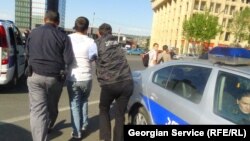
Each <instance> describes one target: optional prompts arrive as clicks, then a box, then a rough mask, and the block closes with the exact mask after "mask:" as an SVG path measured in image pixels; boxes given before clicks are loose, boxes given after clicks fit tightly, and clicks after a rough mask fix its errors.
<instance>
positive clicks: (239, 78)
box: [128, 47, 250, 125]
mask: <svg viewBox="0 0 250 141" xmlns="http://www.w3.org/2000/svg"><path fill="white" fill-rule="evenodd" d="M249 65H250V52H249V51H248V50H246V49H242V48H225V47H215V48H214V49H212V50H211V51H210V52H209V60H199V59H197V60H175V61H170V62H167V63H162V64H160V65H156V66H154V67H150V68H147V69H145V70H142V71H134V72H133V79H134V92H133V95H132V96H131V98H130V100H129V103H128V116H129V117H128V119H129V123H130V124H134V125H147V124H155V125H184V124H250V66H249ZM243 95H244V96H245V98H246V99H244V100H242V101H241V96H243Z"/></svg>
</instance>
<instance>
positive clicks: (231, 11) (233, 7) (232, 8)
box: [230, 6, 235, 15]
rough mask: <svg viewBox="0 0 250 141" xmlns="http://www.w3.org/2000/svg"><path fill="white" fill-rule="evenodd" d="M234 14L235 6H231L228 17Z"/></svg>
mask: <svg viewBox="0 0 250 141" xmlns="http://www.w3.org/2000/svg"><path fill="white" fill-rule="evenodd" d="M234 12H235V6H231V9H230V15H233V14H234Z"/></svg>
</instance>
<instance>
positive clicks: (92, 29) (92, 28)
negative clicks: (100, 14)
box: [90, 12, 95, 38]
mask: <svg viewBox="0 0 250 141" xmlns="http://www.w3.org/2000/svg"><path fill="white" fill-rule="evenodd" d="M94 22H95V12H94V13H93V20H92V27H91V31H90V33H91V37H92V38H94V35H93V34H94V33H93V31H94Z"/></svg>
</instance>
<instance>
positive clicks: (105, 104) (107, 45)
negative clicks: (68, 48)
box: [96, 23, 134, 141]
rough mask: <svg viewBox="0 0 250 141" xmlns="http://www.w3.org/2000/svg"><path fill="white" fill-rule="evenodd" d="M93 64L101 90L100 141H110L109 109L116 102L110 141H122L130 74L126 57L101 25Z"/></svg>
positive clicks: (105, 24)
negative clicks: (94, 63) (96, 55)
mask: <svg viewBox="0 0 250 141" xmlns="http://www.w3.org/2000/svg"><path fill="white" fill-rule="evenodd" d="M98 30H99V34H100V35H101V37H100V38H98V39H97V41H96V44H97V50H98V57H97V60H96V74H97V80H98V82H99V84H100V86H101V96H100V103H99V109H100V114H99V115H100V120H99V123H100V140H101V141H111V121H110V120H111V119H110V115H109V111H110V106H111V104H112V102H113V101H115V106H114V109H115V114H114V116H115V126H114V129H113V141H123V140H124V135H123V125H124V124H125V112H126V107H127V104H128V100H129V98H130V96H131V95H132V92H133V87H134V85H133V81H132V74H131V70H130V67H129V64H128V61H127V59H126V56H125V54H124V52H123V50H122V48H120V47H119V43H118V42H117V39H116V38H115V37H114V36H112V27H111V26H110V25H109V24H107V23H103V24H102V25H101V26H100V27H99V29H98Z"/></svg>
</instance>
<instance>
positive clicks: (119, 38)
mask: <svg viewBox="0 0 250 141" xmlns="http://www.w3.org/2000/svg"><path fill="white" fill-rule="evenodd" d="M118 43H120V28H119V29H118Z"/></svg>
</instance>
